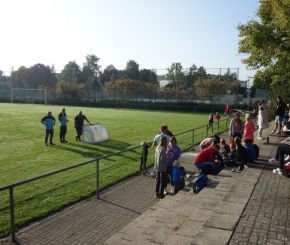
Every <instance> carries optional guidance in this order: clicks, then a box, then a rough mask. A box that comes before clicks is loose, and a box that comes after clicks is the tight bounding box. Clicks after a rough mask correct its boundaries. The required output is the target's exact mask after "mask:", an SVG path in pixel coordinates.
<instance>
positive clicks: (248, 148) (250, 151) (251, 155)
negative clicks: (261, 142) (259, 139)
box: [244, 138, 257, 163]
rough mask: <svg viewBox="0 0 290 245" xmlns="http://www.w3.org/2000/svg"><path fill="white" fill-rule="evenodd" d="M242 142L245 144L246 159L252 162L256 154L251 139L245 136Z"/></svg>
mask: <svg viewBox="0 0 290 245" xmlns="http://www.w3.org/2000/svg"><path fill="white" fill-rule="evenodd" d="M244 142H245V146H246V151H247V156H248V161H249V162H250V163H253V162H254V161H255V160H256V159H257V156H256V151H255V149H254V147H253V143H252V140H251V139H248V138H246V139H244Z"/></svg>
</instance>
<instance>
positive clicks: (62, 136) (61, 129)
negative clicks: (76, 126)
mask: <svg viewBox="0 0 290 245" xmlns="http://www.w3.org/2000/svg"><path fill="white" fill-rule="evenodd" d="M65 135H66V126H60V127H59V138H60V142H65Z"/></svg>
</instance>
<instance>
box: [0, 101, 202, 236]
mask: <svg viewBox="0 0 290 245" xmlns="http://www.w3.org/2000/svg"><path fill="white" fill-rule="evenodd" d="M61 108H62V107H61V106H44V105H23V104H0V129H1V133H0V153H1V154H0V186H5V185H8V184H11V183H14V182H18V181H21V180H24V179H27V178H31V177H34V176H37V175H41V174H44V173H48V172H51V171H54V170H57V169H60V168H63V167H66V166H70V165H73V164H77V163H81V162H84V161H86V160H91V159H94V158H97V157H100V156H103V155H106V154H110V153H113V152H116V151H118V150H122V149H124V148H128V147H130V146H135V145H139V144H140V142H141V141H150V140H152V139H153V137H154V136H155V135H156V134H157V133H158V131H159V127H160V125H164V124H166V125H168V126H169V128H170V129H171V130H172V131H173V133H178V132H181V131H185V130H187V129H191V128H194V127H198V126H201V125H205V124H206V123H207V118H208V115H207V114H193V113H177V112H175V113H174V112H158V111H138V110H124V109H102V108H80V107H66V112H67V115H68V119H69V124H68V134H67V140H68V143H66V144H61V143H59V137H58V134H59V127H58V124H56V127H55V136H54V143H55V144H56V145H55V146H45V145H44V128H43V125H42V124H41V123H40V119H41V118H42V117H43V116H45V115H46V113H47V111H48V110H50V111H52V113H53V115H54V116H55V118H56V119H57V115H58V113H59V112H60V110H61ZM79 110H82V111H83V113H84V114H85V115H86V116H87V117H88V119H89V120H90V121H91V122H92V123H96V122H100V123H101V124H102V125H104V126H105V127H106V128H107V130H108V132H109V134H110V137H111V140H110V141H107V142H103V143H100V144H97V145H88V144H84V143H82V142H76V141H75V135H76V134H75V129H74V127H73V118H74V116H75V114H76V113H77V112H78V111H79ZM204 136H205V129H204V128H203V129H201V130H199V131H198V132H196V135H195V140H196V141H198V140H199V139H201V138H203V137H204ZM191 137H192V134H191V133H189V134H185V135H182V136H179V137H177V139H178V141H179V144H180V146H181V148H182V149H185V148H186V147H188V146H189V144H190V143H191ZM153 150H154V149H152V148H151V149H150V153H149V154H150V157H149V163H151V164H152V156H153ZM140 153H141V149H139V148H138V149H137V150H134V151H131V152H128V153H123V154H121V155H119V156H114V157H111V158H109V159H107V160H102V161H101V164H100V169H101V174H100V187H101V188H104V187H105V186H107V185H109V184H110V183H112V182H115V181H118V180H120V179H122V178H124V177H125V176H126V175H128V174H132V173H136V172H137V171H138V170H139V162H140ZM95 168H96V166H95V164H89V165H86V166H83V167H80V168H77V169H74V170H70V171H67V172H65V173H60V174H57V175H54V176H51V177H47V178H45V179H42V180H38V181H34V182H32V183H29V184H26V185H23V186H20V187H17V188H15V190H14V194H15V217H16V224H17V226H18V227H20V226H23V225H24V224H27V223H28V222H30V221H32V220H34V219H37V218H39V217H43V216H45V215H47V214H49V213H51V212H54V211H56V210H58V209H60V208H61V207H63V206H66V205H68V204H69V203H72V202H75V201H77V200H79V199H81V198H84V197H87V196H90V195H92V194H93V193H94V192H95V190H96V176H95V173H96V170H95ZM9 225H10V221H9V199H8V191H2V192H0V236H1V235H2V236H3V235H5V234H7V232H8V230H9Z"/></svg>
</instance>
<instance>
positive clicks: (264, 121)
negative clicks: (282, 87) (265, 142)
mask: <svg viewBox="0 0 290 245" xmlns="http://www.w3.org/2000/svg"><path fill="white" fill-rule="evenodd" d="M268 113H269V109H268V105H267V103H266V101H265V100H262V102H260V103H259V110H258V128H259V130H258V138H257V139H258V140H262V139H264V138H263V135H262V134H263V129H264V128H268V127H269V122H268Z"/></svg>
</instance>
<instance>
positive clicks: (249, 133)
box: [243, 114, 255, 143]
mask: <svg viewBox="0 0 290 245" xmlns="http://www.w3.org/2000/svg"><path fill="white" fill-rule="evenodd" d="M245 121H246V122H245V126H244V134H243V138H244V139H250V140H251V141H252V143H253V142H254V133H255V124H254V122H253V120H252V116H251V115H250V114H246V116H245Z"/></svg>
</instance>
